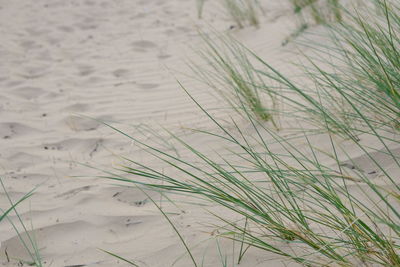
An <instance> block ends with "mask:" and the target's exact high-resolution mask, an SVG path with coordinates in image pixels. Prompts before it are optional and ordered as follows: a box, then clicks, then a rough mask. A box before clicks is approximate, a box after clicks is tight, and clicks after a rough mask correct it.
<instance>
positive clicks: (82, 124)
mask: <svg viewBox="0 0 400 267" xmlns="http://www.w3.org/2000/svg"><path fill="white" fill-rule="evenodd" d="M110 119H111V117H109V116H104V117H98V118H93V119H91V118H84V117H78V116H73V115H71V116H68V117H67V118H65V119H64V120H63V121H64V123H65V124H67V125H68V127H69V128H70V129H71V130H73V131H76V132H81V131H93V130H96V129H97V128H99V127H100V126H102V125H103V123H102V122H103V121H109V120H110Z"/></svg>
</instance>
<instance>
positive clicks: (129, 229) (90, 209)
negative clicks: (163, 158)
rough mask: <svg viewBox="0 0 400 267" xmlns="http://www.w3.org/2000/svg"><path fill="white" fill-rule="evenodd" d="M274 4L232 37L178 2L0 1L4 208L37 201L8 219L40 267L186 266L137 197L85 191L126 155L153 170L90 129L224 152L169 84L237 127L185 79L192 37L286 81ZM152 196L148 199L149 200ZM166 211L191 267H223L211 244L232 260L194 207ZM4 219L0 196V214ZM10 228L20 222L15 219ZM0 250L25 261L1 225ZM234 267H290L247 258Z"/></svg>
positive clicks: (130, 146)
mask: <svg viewBox="0 0 400 267" xmlns="http://www.w3.org/2000/svg"><path fill="white" fill-rule="evenodd" d="M266 2H271V1H266ZM272 2H274V1H272ZM277 2H279V1H277ZM277 2H275V3H265V5H264V4H263V5H264V9H265V14H264V15H262V16H261V18H260V20H261V21H260V26H259V27H252V26H248V27H245V28H244V29H238V27H236V26H234V23H233V22H232V21H231V20H230V18H229V16H228V15H227V14H225V13H224V10H223V8H222V7H221V6H220V4H218V3H217V1H215V2H213V1H206V5H205V7H204V11H203V18H202V19H198V17H197V10H196V4H195V1H189V0H168V1H167V0H102V1H100V0H68V1H66V0H38V1H32V0H13V1H9V0H8V1H7V0H1V1H0V36H1V37H0V38H1V43H0V58H1V61H0V147H1V149H0V167H1V172H0V175H1V178H2V180H3V182H4V184H5V189H6V190H7V192H8V194H9V196H10V197H11V198H12V199H13V200H14V201H16V200H17V199H19V198H20V197H22V196H23V195H24V194H26V193H27V192H29V191H30V190H32V189H34V188H35V192H34V195H33V196H32V197H30V198H29V199H28V200H27V201H24V202H23V203H21V204H20V205H19V206H18V209H17V210H18V212H19V214H20V215H21V218H22V219H23V221H24V222H25V224H26V227H27V229H28V230H29V232H30V233H31V234H33V236H34V237H35V240H36V242H37V245H38V248H39V251H40V255H41V257H42V259H43V265H44V266H52V267H67V266H69V267H78V266H79V267H81V266H82V267H83V266H88V267H89V266H131V265H129V264H128V263H126V262H123V261H122V260H119V259H116V258H114V257H111V256H110V255H108V254H106V253H104V252H103V251H101V250H108V251H110V252H113V253H115V254H118V255H121V256H123V257H126V258H128V259H131V260H134V262H136V263H137V264H138V265H139V266H149V267H157V266H159V267H165V266H182V267H183V266H191V265H190V264H191V261H190V258H189V257H187V255H186V253H185V249H184V247H183V246H182V243H181V242H180V240H179V238H178V236H177V235H176V233H175V232H174V230H173V229H172V228H171V225H169V224H168V223H167V221H166V219H165V218H164V216H163V215H162V214H161V213H160V211H159V210H158V209H157V207H155V206H154V205H153V203H152V202H151V201H150V200H149V199H148V197H147V196H146V195H145V194H144V193H143V192H141V191H140V190H139V189H137V188H135V187H127V186H121V185H120V184H118V183H117V182H113V181H110V180H106V179H101V178H97V176H99V175H103V174H104V173H103V172H102V170H106V171H109V170H112V168H113V167H117V168H118V167H119V163H120V162H121V157H125V156H126V157H130V158H132V159H135V160H138V161H141V162H147V163H148V164H156V163H154V162H152V159H151V157H149V156H148V155H147V154H146V153H144V152H143V151H141V150H140V149H138V148H137V147H136V146H135V143H134V142H133V141H132V140H129V139H128V138H126V137H125V136H123V135H122V134H121V133H119V132H117V131H115V130H113V129H111V128H110V127H107V126H106V125H104V124H103V123H102V122H106V123H110V124H112V125H113V126H115V127H117V128H118V129H121V130H123V131H125V132H127V133H129V134H131V135H133V136H135V138H138V139H139V140H142V141H146V140H148V139H149V138H151V134H149V132H147V131H146V129H147V128H146V127H147V126H149V127H151V129H153V132H152V133H160V134H161V131H160V129H161V128H167V129H169V130H171V131H173V132H174V133H175V134H178V135H180V136H184V138H185V140H189V141H190V143H191V144H195V145H197V146H199V147H202V148H203V151H205V152H207V151H219V150H221V149H223V148H226V144H223V143H220V142H216V141H215V139H213V138H211V137H204V136H203V137H199V136H198V135H196V134H193V133H191V132H190V131H188V129H190V128H196V129H200V130H209V129H214V128H215V125H214V124H213V123H212V121H210V119H209V118H207V117H206V116H204V113H202V112H201V110H200V109H199V108H198V107H197V106H196V105H195V104H194V103H193V101H192V100H191V99H190V98H189V97H188V95H187V94H186V93H185V92H184V91H183V90H182V88H181V87H180V86H179V84H178V82H177V80H179V81H180V82H181V83H182V84H183V85H184V86H185V88H187V89H188V90H189V91H190V93H191V95H192V97H193V98H195V99H196V101H198V102H199V103H201V105H202V106H203V107H204V108H206V109H207V110H209V111H210V113H211V114H214V115H215V116H217V117H218V118H219V119H221V120H226V121H229V120H230V118H231V117H234V118H235V119H236V120H237V121H239V122H242V123H243V124H244V125H247V126H246V127H249V126H250V124H249V123H248V122H245V121H244V120H243V118H241V117H240V116H239V115H237V114H236V113H234V112H221V110H226V109H228V108H229V107H228V105H227V104H226V103H223V102H221V99H220V98H219V97H218V96H217V95H216V93H215V91H213V90H212V89H211V88H209V87H207V86H206V85H204V84H202V83H200V82H199V81H197V80H196V77H193V73H192V72H191V70H190V67H189V66H188V64H187V63H188V62H189V61H190V60H193V59H194V60H195V59H196V58H197V57H198V55H197V54H196V52H195V51H196V50H197V49H199V48H200V47H201V37H200V36H199V30H200V31H203V32H206V33H208V32H213V31H217V32H229V33H231V34H232V35H233V36H234V37H235V38H236V39H238V40H239V41H241V42H243V43H244V44H245V45H246V46H247V47H249V48H250V49H252V50H253V51H255V52H256V53H257V54H258V55H259V56H261V57H262V58H264V59H268V62H269V63H270V64H273V65H274V66H275V67H277V68H279V69H280V70H282V71H283V72H285V73H296V70H295V68H294V67H293V65H291V63H290V60H291V59H292V58H293V53H294V52H295V49H294V46H293V45H291V44H289V45H287V46H282V43H284V42H285V40H286V38H288V36H290V34H291V33H292V32H293V29H295V25H296V19H295V17H294V15H293V14H292V12H291V9H290V8H289V7H288V5H286V4H283V3H277ZM319 30H320V29H319V28H318V27H316V28H315V31H317V32H318V31H319ZM315 38H316V39H315V40H316V42H318V41H319V39H318V38H319V37H318V36H317V37H315ZM246 123H247V124H246ZM227 125H228V123H227ZM227 127H229V126H227ZM323 140H325V141H326V139H323V138H322V137H321V139H318V138H316V139H315V140H313V142H316V143H318V142H323ZM363 141H365V142H368V140H363ZM161 146H163V145H161ZM166 146H167V145H166ZM371 146H373V145H371ZM377 146H379V144H377ZM166 149H168V147H167V148H166ZM396 151H397V150H396ZM177 153H181V154H180V156H182V157H191V156H190V155H189V153H187V152H183V151H182V152H180V151H178V152H177ZM185 153H186V154H185ZM351 153H353V154H352V157H353V159H354V161H352V162H348V166H347V167H348V168H350V169H351V168H353V169H354V168H355V167H354V166H356V167H357V168H360V169H362V170H365V171H366V172H368V173H369V174H370V175H371V177H372V178H375V177H376V176H378V174H377V173H376V172H374V171H376V168H375V167H374V165H373V164H370V163H369V161H368V160H369V159H368V158H366V157H365V155H363V153H362V152H360V151H357V149H354V150H352V152H351ZM351 153H350V154H351ZM376 153H378V154H379V152H376ZM385 157H387V155H385V154H384V153H383V154H382V155H377V158H379V159H381V162H382V164H386V165H387V167H388V169H390V166H392V165H394V163H393V162H391V161H390V160H391V159H387V158H385ZM327 161H328V162H329V161H332V163H334V161H333V160H332V159H327ZM357 164H358V165H357ZM86 165H90V166H93V167H95V168H90V167H88V166H86ZM386 165H385V166H386ZM391 171H392V172H393V173H396V172H397V171H398V169H396V168H395V169H394V170H391ZM374 175H375V176H374ZM356 191H357V190H355V192H356ZM150 195H151V196H153V197H154V199H156V200H157V201H158V200H160V197H159V195H158V194H157V193H155V192H151V193H150ZM177 199H178V200H179V201H177V202H176V203H175V204H176V205H175V204H171V203H168V201H165V203H164V202H163V204H162V205H163V207H164V206H165V207H166V210H167V211H168V213H169V216H170V218H171V220H173V222H174V223H175V225H176V227H177V228H178V229H179V230H180V232H181V234H182V235H183V236H184V237H185V240H186V241H187V242H188V243H189V244H191V246H193V247H195V249H194V250H193V253H194V255H195V256H196V257H197V258H198V259H203V265H202V266H210V267H212V266H221V265H220V255H219V252H218V249H217V244H220V245H221V247H223V250H224V253H225V254H226V255H227V258H228V259H229V261H231V260H230V259H231V258H232V257H233V255H235V253H236V252H235V251H234V249H233V247H234V245H232V244H233V243H232V241H229V240H222V241H219V242H220V243H217V242H216V241H215V239H214V238H213V236H214V234H215V233H213V232H212V230H210V231H207V230H205V229H211V228H207V227H206V228H204V227H203V226H204V225H202V223H203V222H204V221H207V222H209V224H210V225H212V224H213V223H214V220H215V218H212V217H211V216H210V215H209V214H207V212H206V211H205V209H204V208H202V207H201V206H198V207H193V206H190V205H188V204H187V203H186V201H192V200H187V199H186V198H185V197H182V196H177ZM160 203H161V202H160ZM8 207H9V202H8V200H7V196H6V194H5V193H4V192H3V191H0V208H2V209H7V208H8ZM210 210H215V211H218V207H210ZM9 219H10V220H11V221H14V222H15V223H17V222H18V218H17V216H16V215H15V214H14V213H12V214H11V215H10V216H9ZM18 227H19V226H18ZM20 230H21V229H20ZM21 231H23V230H21ZM0 243H1V248H0V265H1V266H22V265H21V262H22V261H24V260H26V261H29V255H27V252H26V250H25V249H24V248H23V246H22V244H21V242H20V240H19V238H18V235H17V233H16V232H15V230H14V229H13V227H12V225H11V224H10V223H9V222H8V221H3V222H1V223H0ZM235 249H236V250H237V249H238V247H236V248H235ZM200 261H201V260H200ZM174 264H175V265H174ZM23 266H27V265H26V264H24V265H23ZM238 266H246V267H247V266H249V267H250V266H271V267H272V266H297V264H295V263H291V262H288V261H287V260H283V259H282V258H279V257H277V256H276V255H274V254H272V253H265V252H260V251H259V250H256V249H250V250H249V251H248V252H247V254H246V257H245V258H244V260H243V262H242V263H241V264H240V265H238Z"/></svg>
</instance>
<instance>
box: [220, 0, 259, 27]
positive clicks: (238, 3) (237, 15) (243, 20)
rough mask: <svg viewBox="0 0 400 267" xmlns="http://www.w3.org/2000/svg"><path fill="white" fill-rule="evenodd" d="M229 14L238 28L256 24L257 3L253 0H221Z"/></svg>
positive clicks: (257, 23) (257, 19) (257, 22)
mask: <svg viewBox="0 0 400 267" xmlns="http://www.w3.org/2000/svg"><path fill="white" fill-rule="evenodd" d="M223 4H224V6H225V9H226V10H227V12H228V14H229V16H230V17H231V18H232V20H233V21H234V22H235V23H236V25H237V26H238V27H239V28H243V27H244V26H245V25H247V24H248V25H252V26H258V25H259V23H260V22H259V17H258V13H257V10H256V6H257V5H258V3H257V1H254V0H223Z"/></svg>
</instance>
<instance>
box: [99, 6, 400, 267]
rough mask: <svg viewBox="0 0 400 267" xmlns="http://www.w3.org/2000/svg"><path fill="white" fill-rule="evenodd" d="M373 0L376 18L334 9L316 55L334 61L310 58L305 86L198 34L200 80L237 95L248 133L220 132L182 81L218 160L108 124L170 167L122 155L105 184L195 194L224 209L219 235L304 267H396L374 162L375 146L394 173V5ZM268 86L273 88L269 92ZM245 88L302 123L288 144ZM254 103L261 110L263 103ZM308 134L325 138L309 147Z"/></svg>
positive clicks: (398, 104) (383, 171)
mask: <svg viewBox="0 0 400 267" xmlns="http://www.w3.org/2000/svg"><path fill="white" fill-rule="evenodd" d="M371 3H373V4H375V5H376V6H377V7H378V8H379V9H380V12H378V13H375V12H372V11H371V10H370V9H368V7H367V8H366V9H364V10H362V9H359V10H356V11H354V10H353V11H352V12H346V13H341V15H342V14H345V15H346V18H343V20H346V21H348V22H343V26H337V28H334V30H333V31H332V33H331V34H332V41H333V42H332V43H334V46H333V47H332V48H331V47H328V46H325V47H317V48H316V51H322V53H327V52H324V51H326V50H324V49H329V51H333V52H334V53H333V54H329V56H331V57H332V58H333V60H332V61H331V60H329V59H327V56H326V54H325V56H323V55H322V56H321V57H318V60H316V59H312V58H311V57H310V58H309V60H310V63H311V67H306V66H303V67H304V69H305V74H306V76H307V77H308V78H309V79H310V80H311V81H313V85H312V86H310V85H308V86H307V85H306V84H304V83H301V82H300V81H297V80H296V79H294V78H289V77H287V76H286V75H284V74H283V73H281V72H280V71H278V70H277V69H275V68H274V67H273V66H271V65H270V64H268V62H266V61H265V60H264V59H262V58H260V57H259V56H257V55H256V54H255V53H253V52H251V51H249V50H246V49H245V48H244V47H242V46H240V45H238V44H237V43H235V42H233V43H234V45H230V46H229V48H228V49H227V48H226V47H225V48H222V49H221V47H219V46H217V45H216V43H213V42H212V41H210V40H209V39H205V41H206V42H208V43H207V45H208V50H207V52H206V54H204V55H205V57H206V58H207V59H208V63H209V65H211V66H212V68H213V69H214V71H212V72H204V71H203V72H200V74H202V75H203V76H202V77H203V78H204V77H206V78H207V77H208V79H207V80H206V81H207V82H208V83H209V84H210V85H211V86H213V87H216V88H217V89H218V88H219V87H220V86H222V87H223V86H227V85H228V87H230V88H234V90H233V92H235V94H234V96H236V98H235V101H237V102H235V105H236V106H237V107H241V109H240V110H241V112H242V114H243V115H244V116H246V118H247V119H248V122H249V123H250V125H251V130H250V131H249V129H248V126H245V127H243V126H241V125H239V124H238V123H237V122H236V121H235V120H232V126H233V129H232V127H229V129H228V128H227V127H226V126H224V125H225V124H222V123H220V122H219V121H218V120H217V119H216V118H215V117H213V116H212V115H211V114H210V113H209V112H208V111H207V110H205V109H204V108H203V107H202V106H201V105H200V104H199V103H198V102H197V101H196V100H195V99H194V98H193V97H192V96H191V94H190V93H189V92H188V91H187V90H186V89H185V88H184V87H183V86H182V88H184V90H185V92H187V94H188V97H189V98H191V99H192V101H193V102H194V103H195V104H196V105H197V106H198V108H199V109H200V110H201V111H202V112H203V113H204V114H205V115H206V116H207V117H208V118H209V119H210V121H211V122H212V123H213V124H214V126H215V131H202V132H201V133H202V134H206V135H208V136H209V137H210V138H214V139H215V143H216V144H220V145H221V146H226V147H227V148H228V149H227V151H226V152H227V153H225V154H224V153H223V152H222V151H220V150H218V152H207V153H204V152H202V149H201V148H198V147H195V146H193V145H192V144H190V143H188V142H186V141H185V140H184V139H182V138H181V137H179V136H177V135H175V134H173V133H170V132H168V133H169V134H170V137H169V138H171V139H174V140H175V147H176V151H186V154H190V155H191V156H190V157H188V156H185V157H180V156H179V155H177V154H176V153H173V152H168V151H164V150H163V149H160V148H159V147H158V146H157V145H152V144H150V143H144V142H142V141H140V140H139V139H137V138H136V137H135V136H130V135H128V134H126V133H123V132H121V131H119V130H118V129H116V128H114V127H112V126H110V127H112V128H113V129H115V130H116V131H118V132H120V133H121V134H123V135H125V136H126V137H128V138H130V139H131V140H134V141H135V143H136V144H137V145H138V146H140V147H142V148H143V149H144V150H146V151H147V152H148V153H149V155H150V156H152V157H153V160H154V161H159V162H160V163H162V164H164V165H166V167H167V168H165V169H163V170H162V171H161V170H158V169H155V168H152V167H150V166H148V165H146V164H143V163H140V162H136V161H133V160H129V159H127V162H128V163H129V165H128V164H127V165H126V166H123V167H122V168H120V169H119V170H118V171H116V172H115V173H114V174H110V175H108V176H107V177H106V178H109V179H114V180H117V181H121V182H126V183H133V184H135V185H138V186H141V187H143V188H146V189H154V190H165V191H168V192H175V193H180V194H186V195H188V196H189V197H192V198H194V199H197V198H201V199H204V200H206V201H208V202H209V203H210V205H214V206H215V205H217V206H218V207H220V210H221V211H222V209H224V210H225V212H226V213H223V212H218V214H215V213H213V215H214V216H215V217H216V218H217V219H218V220H219V221H220V223H221V225H220V227H219V229H220V236H221V237H225V238H228V239H232V240H234V241H236V242H239V243H240V244H242V245H243V247H246V246H250V247H251V249H255V248H257V249H259V250H261V251H267V252H272V253H274V254H277V255H279V256H281V257H282V259H285V258H286V259H290V260H292V261H294V262H297V263H299V264H301V265H305V266H400V254H399V251H400V250H399V249H400V247H399V246H400V245H399V244H400V243H399V242H400V197H399V196H400V183H399V181H398V178H399V177H398V171H397V172H393V171H392V172H391V171H389V170H388V167H387V166H385V165H383V164H382V163H380V162H379V160H378V159H377V158H376V152H377V151H380V153H381V154H384V155H386V156H387V157H388V158H390V160H391V161H392V165H391V166H390V168H391V169H392V170H393V169H394V170H400V155H398V153H397V152H396V148H398V147H400V138H399V132H398V130H399V129H398V128H399V127H398V125H399V115H400V101H399V100H400V99H399V88H400V76H399V73H400V72H399V66H400V64H399V63H400V53H399V47H400V46H399V44H400V42H399V40H400V39H399V37H398V34H400V15H399V14H400V13H399V12H398V11H399V4H398V3H396V2H390V3H389V2H387V1H384V0H379V1H378V0H376V1H372V2H371ZM229 44H231V43H229ZM226 51H228V52H229V53H227V52H226ZM207 53H208V54H207ZM231 55H236V57H235V58H234V60H232V57H231ZM317 55H318V54H317ZM254 61H258V62H257V64H251V63H250V62H254ZM238 62H239V63H238ZM243 70H245V71H244V72H243ZM243 73H244V74H243ZM207 75H208V76H207ZM249 77H250V78H249ZM215 81H220V82H219V83H216V82H215ZM260 81H262V82H260ZM272 83H274V84H278V86H276V85H275V86H274V87H271V86H268V85H269V84H272ZM249 86H250V89H249V90H250V91H251V90H253V87H254V88H256V89H257V92H262V91H263V92H264V93H265V94H266V95H270V96H272V97H273V98H275V99H279V100H280V101H282V102H283V103H284V106H285V109H286V110H285V111H282V112H281V116H282V117H283V118H286V119H293V118H294V119H296V122H297V123H298V125H299V127H298V129H297V135H296V136H295V137H292V138H287V137H286V136H283V135H281V134H280V133H277V132H276V131H275V130H274V129H273V128H271V127H268V124H266V123H264V121H263V120H262V119H261V120H260V116H259V115H258V114H257V112H255V111H257V110H256V109H255V108H254V107H253V106H252V105H253V104H252V103H255V102H254V101H249V99H250V100H251V99H252V97H248V96H247V95H246V93H241V91H243V90H244V91H245V92H246V90H247V89H243V87H244V88H248V87H249ZM276 87H278V88H279V90H277V88H276ZM252 92H253V91H252ZM260 99H261V98H260ZM232 101H233V100H232ZM257 105H265V104H264V103H263V102H262V101H261V100H260V102H259V104H257ZM263 107H264V106H263ZM262 110H265V109H264V108H263V109H262ZM261 118H262V117H261ZM310 127H313V128H312V129H310ZM245 128H246V129H245ZM299 129H300V131H299ZM289 130H291V129H289ZM315 135H318V137H319V138H320V139H317V140H324V142H325V143H324V144H321V143H318V142H316V140H315V139H314V136H315ZM169 144H171V142H169ZM299 144H300V145H299ZM355 151H357V152H358V154H363V155H365V158H366V159H367V160H368V161H369V162H370V165H371V166H375V167H376V172H377V173H378V174H379V176H378V178H375V179H371V177H370V176H369V174H368V173H365V172H363V171H362V170H358V169H357V168H353V169H351V168H347V167H345V166H346V165H345V164H344V163H346V162H350V163H351V164H353V165H355V164H356V163H355V162H353V161H352V155H351V152H355ZM182 154H183V153H182ZM186 154H185V155H186ZM190 159H192V160H190ZM224 214H229V216H225V215H224ZM232 216H233V218H234V219H232ZM228 218H230V219H228ZM221 229H223V230H224V231H221ZM241 251H242V250H241ZM242 256H243V254H242V253H240V257H241V258H242ZM244 257H245V256H244ZM224 262H225V263H226V261H224Z"/></svg>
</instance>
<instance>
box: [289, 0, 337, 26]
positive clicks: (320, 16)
mask: <svg viewBox="0 0 400 267" xmlns="http://www.w3.org/2000/svg"><path fill="white" fill-rule="evenodd" d="M291 4H292V5H293V10H294V13H295V14H300V15H301V16H302V18H303V21H304V19H305V17H306V16H307V15H305V14H310V16H311V17H312V19H313V21H314V23H315V24H327V23H329V22H341V21H342V10H341V7H340V3H339V0H291ZM304 23H305V22H304Z"/></svg>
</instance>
